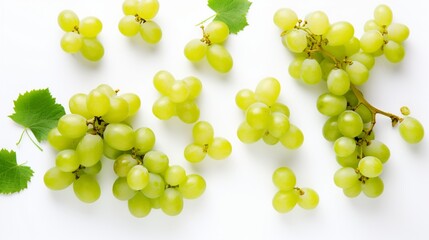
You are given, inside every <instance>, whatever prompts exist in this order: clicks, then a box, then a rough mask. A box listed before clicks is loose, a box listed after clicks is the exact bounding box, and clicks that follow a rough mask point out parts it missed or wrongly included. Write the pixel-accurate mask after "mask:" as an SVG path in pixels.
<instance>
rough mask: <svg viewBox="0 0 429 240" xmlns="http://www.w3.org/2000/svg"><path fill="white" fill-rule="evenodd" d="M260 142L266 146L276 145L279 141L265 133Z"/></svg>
mask: <svg viewBox="0 0 429 240" xmlns="http://www.w3.org/2000/svg"><path fill="white" fill-rule="evenodd" d="M262 140H263V141H264V142H265V143H266V144H268V145H276V144H277V143H278V142H279V141H280V139H279V138H277V137H275V136H273V135H271V134H270V133H269V132H265V134H264V135H262Z"/></svg>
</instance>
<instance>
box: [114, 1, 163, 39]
mask: <svg viewBox="0 0 429 240" xmlns="http://www.w3.org/2000/svg"><path fill="white" fill-rule="evenodd" d="M158 10H159V2H158V0H125V1H124V2H123V4H122V11H123V13H124V14H125V16H124V17H122V18H121V20H120V21H119V24H118V28H119V31H120V32H121V33H122V34H123V35H124V36H127V37H132V36H135V35H137V33H139V32H140V36H141V37H142V38H143V40H144V41H146V42H147V43H150V44H156V43H158V42H159V41H160V40H161V38H162V31H161V28H160V26H159V25H158V24H157V23H156V22H154V21H152V19H153V18H154V17H155V16H156V14H157V13H158Z"/></svg>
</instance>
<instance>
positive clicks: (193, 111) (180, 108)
mask: <svg viewBox="0 0 429 240" xmlns="http://www.w3.org/2000/svg"><path fill="white" fill-rule="evenodd" d="M176 113H177V116H178V117H179V118H180V120H182V121H183V122H184V123H188V124H190V123H194V122H196V121H198V119H199V118H200V109H199V108H198V106H197V104H196V103H195V102H194V101H192V100H188V101H185V102H183V103H179V104H177V105H176Z"/></svg>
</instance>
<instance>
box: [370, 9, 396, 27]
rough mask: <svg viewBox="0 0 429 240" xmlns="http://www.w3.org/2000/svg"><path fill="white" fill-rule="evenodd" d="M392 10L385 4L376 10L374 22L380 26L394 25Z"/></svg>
mask: <svg viewBox="0 0 429 240" xmlns="http://www.w3.org/2000/svg"><path fill="white" fill-rule="evenodd" d="M392 18H393V14H392V10H391V9H390V8H389V6H387V5H385V4H380V5H378V6H377V7H376V8H375V9H374V21H375V22H376V23H377V24H378V25H379V26H389V25H390V23H392Z"/></svg>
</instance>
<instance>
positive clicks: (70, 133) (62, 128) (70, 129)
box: [57, 114, 88, 138]
mask: <svg viewBox="0 0 429 240" xmlns="http://www.w3.org/2000/svg"><path fill="white" fill-rule="evenodd" d="M57 128H58V131H59V132H60V133H61V135H63V136H64V137H67V138H81V137H83V136H84V135H85V134H86V131H87V130H88V126H87V125H86V119H85V118H84V117H82V116H81V115H77V114H66V115H64V116H62V117H61V118H60V119H59V120H58V126H57Z"/></svg>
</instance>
